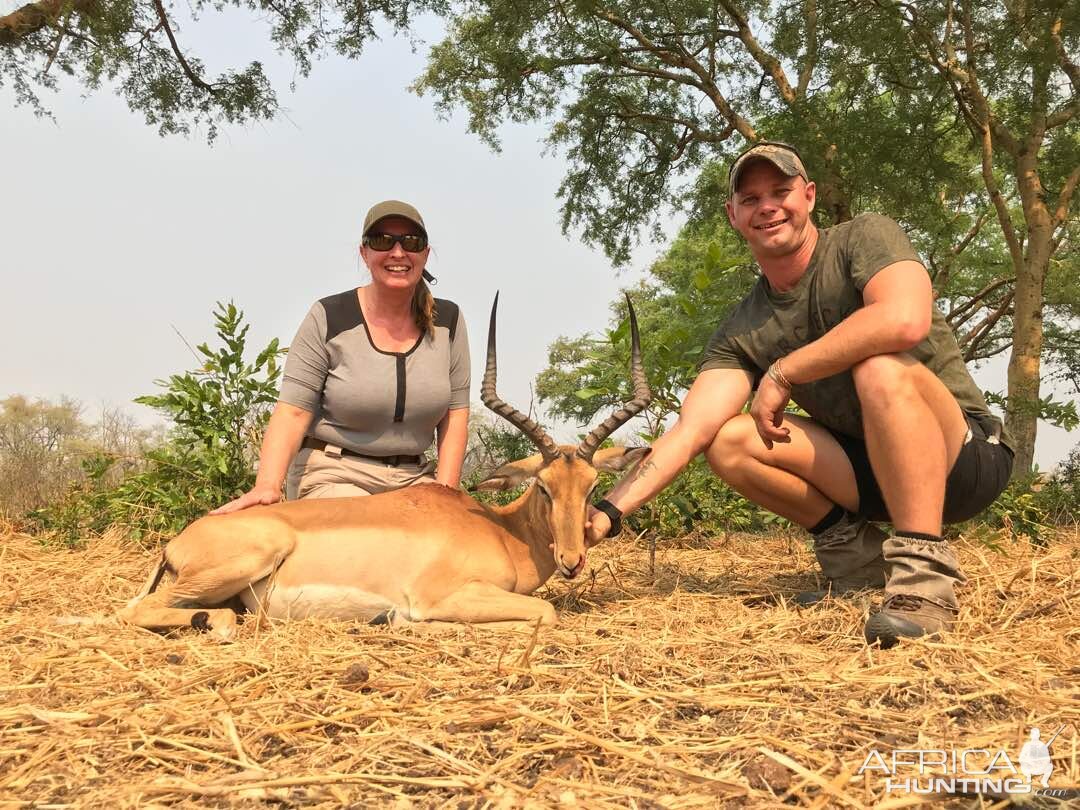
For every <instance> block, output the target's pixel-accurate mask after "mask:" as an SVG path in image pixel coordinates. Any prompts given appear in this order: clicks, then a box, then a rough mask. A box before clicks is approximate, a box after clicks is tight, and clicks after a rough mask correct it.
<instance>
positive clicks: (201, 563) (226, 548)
mask: <svg viewBox="0 0 1080 810" xmlns="http://www.w3.org/2000/svg"><path fill="white" fill-rule="evenodd" d="M195 539H196V540H198V538H195ZM174 544H175V545H174ZM291 550H292V540H291V538H288V537H285V538H282V539H280V540H276V539H270V540H267V539H261V540H259V541H255V540H248V541H247V542H244V541H240V542H234V543H232V544H231V545H226V544H223V543H220V542H215V543H213V544H212V545H209V544H205V543H203V544H200V543H196V542H193V541H192V538H191V537H190V536H185V535H181V536H180V537H178V538H177V539H176V540H174V541H173V543H171V544H170V545H169V548H168V549H167V550H166V555H165V556H166V557H167V560H168V563H169V566H170V567H175V570H177V572H178V573H177V577H176V581H175V582H173V583H171V584H169V585H166V586H164V587H162V588H159V589H158V590H156V591H154V592H153V593H150V594H149V595H146V596H137V597H136V598H135V599H132V600H131V601H130V602H129V603H128V604H127V607H125V608H123V609H122V610H120V611H119V613H118V614H117V617H118V618H119V619H120V620H121V621H125V622H129V623H131V624H134V625H135V626H137V627H145V628H146V629H148V630H171V629H174V628H177V627H189V626H190V627H194V628H195V629H197V630H203V631H208V632H211V633H213V634H214V635H216V636H219V637H220V638H222V639H225V640H229V639H231V638H232V637H233V636H235V635H236V613H235V612H234V611H232V610H229V609H227V608H220V607H215V606H218V605H221V604H222V603H223V602H225V601H226V600H227V599H229V598H230V597H233V596H235V595H236V594H238V593H240V592H241V591H242V590H244V589H245V588H247V587H248V586H249V585H251V584H253V583H255V582H258V581H260V580H262V579H265V578H266V577H268V576H270V575H271V574H272V573H273V572H274V571H275V570H276V568H277V567H278V566H279V565H280V564H281V561H282V560H283V559H284V558H285V557H286V556H287V555H288V552H289V551H291ZM158 578H160V576H159V577H158ZM144 591H145V588H144Z"/></svg>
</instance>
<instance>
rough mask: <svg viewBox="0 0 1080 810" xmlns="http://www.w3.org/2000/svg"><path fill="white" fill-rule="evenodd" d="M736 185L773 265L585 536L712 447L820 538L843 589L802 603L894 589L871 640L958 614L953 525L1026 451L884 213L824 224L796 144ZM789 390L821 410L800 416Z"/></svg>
mask: <svg viewBox="0 0 1080 810" xmlns="http://www.w3.org/2000/svg"><path fill="white" fill-rule="evenodd" d="M728 191H729V196H728V201H727V205H726V207H727V215H728V219H729V221H730V222H731V225H732V227H733V228H735V230H736V231H738V232H739V234H741V235H742V237H743V238H744V239H745V240H746V242H747V244H748V245H749V247H750V251H751V253H752V254H753V257H754V259H755V260H756V262H757V264H758V266H759V267H760V268H761V278H760V279H759V280H758V282H757V284H756V285H755V286H754V288H753V289H752V290H751V292H750V294H749V295H748V296H747V297H746V298H745V299H744V300H743V301H742V302H741V303H740V304H739V306H738V307H736V308H735V310H734V311H733V312H732V314H731V315H730V316H729V317H728V318H727V320H726V321H725V322H724V323H723V324H722V325H721V326H720V327H719V328H718V329H717V330H716V332H715V333H714V334H713V336H712V338H711V339H710V341H709V345H708V347H707V348H706V350H705V354H704V358H703V360H702V362H701V364H700V366H699V374H698V376H697V378H696V380H695V381H694V384H693V385H692V386H691V388H690V391H689V392H688V393H687V396H686V399H685V401H684V402H683V406H682V410H681V413H680V415H679V419H678V421H677V423H676V424H675V425H674V426H673V427H672V429H671V430H670V431H668V432H667V433H666V434H665V435H664V436H662V437H661V438H659V439H658V440H657V441H656V443H655V444H654V445H653V447H652V453H651V454H650V455H649V457H648V458H647V459H646V460H645V462H644V463H643V464H642V465H641V466H640V467H639V469H638V470H637V471H636V473H635V474H633V475H631V476H628V477H627V478H626V479H624V480H623V481H622V482H621V483H620V484H619V485H618V486H616V487H615V488H614V489H613V490H612V491H611V492H610V493H609V494H608V496H607V498H606V499H604V500H602V501H600V502H599V503H598V504H597V507H596V508H594V509H590V510H589V520H590V522H589V525H588V527H587V528H586V534H587V539H588V540H589V542H597V541H598V540H599V539H600V538H602V537H605V536H607V535H608V534H609V533H614V532H613V531H612V530H613V529H614V530H615V531H617V530H618V528H619V523H620V518H621V516H622V515H623V514H626V513H627V512H631V511H633V510H634V509H637V508H638V507H639V506H641V505H642V504H643V503H645V502H646V501H648V500H649V499H650V498H653V497H654V496H655V495H656V494H657V493H658V492H659V491H660V490H661V489H663V488H664V487H665V486H667V485H668V484H669V483H670V482H671V481H672V479H674V478H675V476H677V475H678V474H679V472H680V471H681V470H682V469H683V467H685V466H686V464H687V463H688V462H689V461H690V460H691V459H692V458H694V457H695V456H696V455H697V454H698V453H702V452H703V453H704V454H705V457H706V459H707V460H708V462H709V464H710V466H711V467H712V469H713V471H714V472H715V473H716V474H717V475H718V476H719V477H720V478H721V479H723V480H724V481H726V482H727V483H728V484H729V485H731V486H732V487H733V488H735V489H736V490H737V491H738V492H740V493H742V495H744V496H745V497H747V498H748V499H750V500H751V501H753V502H754V503H756V504H759V505H761V506H763V507H765V508H766V509H769V510H770V511H772V512H775V513H776V514H778V515H782V516H783V517H785V518H787V519H788V520H791V521H793V522H795V523H798V524H799V525H800V526H803V527H805V528H806V529H807V530H808V531H809V532H810V533H811V535H812V536H813V540H814V553H815V555H816V557H817V559H818V562H819V563H820V564H821V570H822V572H823V573H824V575H825V577H826V579H827V582H828V590H827V591H810V592H806V593H801V594H799V595H798V596H797V597H796V601H797V602H799V603H800V604H803V605H809V604H813V603H815V602H817V601H820V600H821V599H823V598H824V597H825V595H826V594H827V593H829V592H831V593H832V595H834V596H836V595H842V594H845V593H850V592H853V591H856V590H860V589H863V588H881V587H884V588H885V597H884V602H883V605H882V608H881V610H880V611H879V612H877V613H875V614H873V615H871V616H870V618H869V619H868V620H867V622H866V626H865V636H866V640H867V642H868V643H871V644H873V643H875V642H878V643H880V644H881V646H883V647H890V646H892V645H894V644H896V643H897V641H899V639H900V638H902V637H905V636H907V637H916V636H921V635H924V634H933V633H938V632H940V631H941V630H944V629H947V628H948V627H950V626H951V624H952V622H953V620H954V618H955V616H956V612H957V602H956V594H955V592H954V586H955V585H956V584H957V583H962V582H963V581H964V577H963V574H962V573H961V572H960V569H959V565H958V563H957V560H956V557H955V556H954V555H953V553H952V551H951V550H950V549H949V546H948V543H947V542H946V541H944V540H943V539H942V537H941V534H942V524H943V522H948V523H952V522H957V521H962V520H966V519H968V518H970V517H972V516H974V515H976V514H977V513H979V512H980V511H981V510H983V509H984V508H985V507H986V506H987V505H989V504H990V503H991V502H992V501H993V500H994V498H996V497H997V496H998V494H999V493H1000V492H1001V490H1002V489H1003V488H1004V487H1005V485H1006V484H1007V483H1008V480H1009V476H1010V473H1011V470H1012V459H1013V453H1012V450H1011V449H1010V448H1009V440H1008V437H1007V436H1005V435H1003V433H1002V424H1001V422H1000V420H998V419H997V418H996V417H994V416H993V415H992V414H991V413H990V410H989V408H988V407H987V405H986V400H985V399H984V398H983V396H982V393H981V392H980V391H979V388H978V387H977V386H976V385H975V382H974V381H973V380H972V379H971V375H970V374H969V373H968V371H967V368H966V366H965V365H964V360H963V357H962V356H961V354H960V349H959V347H958V345H957V342H956V337H955V335H954V334H953V333H952V330H951V329H950V328H949V326H948V324H947V323H946V321H945V318H944V316H943V315H942V314H941V312H940V311H939V310H938V309H937V307H936V306H935V305H934V293H933V289H932V287H931V283H930V278H929V276H928V274H927V272H926V269H925V267H923V265H922V263H921V262H920V260H919V257H918V256H917V254H916V253H915V251H914V250H913V249H912V247H911V244H910V242H909V241H908V239H907V236H906V234H905V233H904V232H903V231H902V230H901V229H900V227H899V226H898V225H897V224H896V223H895V222H893V221H892V220H890V219H888V218H886V217H883V216H879V215H876V214H864V215H861V216H858V217H856V218H854V219H853V220H851V221H850V222H845V223H842V224H840V225H836V226H834V227H832V228H828V229H826V230H818V228H817V227H815V225H814V224H813V222H812V221H811V219H810V214H811V212H812V211H813V210H814V200H815V193H816V191H815V186H814V183H812V182H811V181H810V179H809V178H808V177H807V174H806V169H805V168H804V167H803V163H802V160H801V159H800V157H799V154H798V152H796V150H795V149H794V148H793V147H790V146H788V145H786V144H779V143H761V144H758V145H756V146H754V147H752V148H750V149H748V150H747V151H745V152H743V153H742V154H741V155H740V156H739V157H738V158H737V159H736V160H735V162H734V163H733V164H732V166H731V170H730V172H729V175H728ZM755 389H756V393H755V394H754V399H753V403H752V405H751V407H750V412H749V413H746V414H744V413H742V410H743V406H744V405H745V403H746V401H747V399H748V397H749V396H750V393H751V391H753V390H755ZM790 400H793V401H794V402H796V403H798V405H799V406H800V407H801V408H802V409H803V410H804V411H806V413H808V414H809V417H803V416H796V415H794V414H789V413H785V412H784V409H785V407H786V406H787V404H788V402H789V401H790ZM598 510H599V511H598ZM871 521H887V522H890V523H892V525H893V527H894V528H893V533H892V535H891V536H890V535H887V534H885V533H884V532H883V531H882V530H881V529H879V528H878V527H877V526H876V525H874V523H872V522H871ZM613 524H614V525H613Z"/></svg>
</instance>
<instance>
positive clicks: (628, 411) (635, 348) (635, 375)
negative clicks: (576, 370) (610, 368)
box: [577, 295, 652, 464]
mask: <svg viewBox="0 0 1080 810" xmlns="http://www.w3.org/2000/svg"><path fill="white" fill-rule="evenodd" d="M626 306H627V308H629V310H630V378H631V379H632V380H633V382H634V398H633V399H632V400H630V401H629V402H628V403H626V405H624V406H623V407H622V408H619V410H617V411H616V412H615V413H613V414H612V415H611V416H609V417H608V418H607V419H605V420H604V421H603V422H601V423H600V424H599V425H597V426H596V427H595V428H594V429H593V431H592V432H591V433H590V434H589V435H588V436H586V437H585V438H584V439H582V440H581V444H579V445H578V448H577V454H578V456H580V457H581V458H583V459H584V460H585V461H587V462H589V463H590V464H592V459H593V453H595V452H596V448H598V447H599V446H600V445H601V444H602V443H603V441H604V439H606V438H607V437H608V436H610V435H611V434H612V433H614V432H615V431H616V430H618V429H619V428H620V427H622V426H623V425H624V424H626V423H627V422H628V421H629V420H630V419H631V418H633V417H634V416H635V415H636V414H639V413H641V412H642V411H643V410H645V408H647V407H648V405H649V403H650V402H651V401H652V391H650V390H649V382H648V380H646V379H645V368H644V367H643V366H642V364H641V338H640V336H639V335H638V325H637V315H635V314H634V305H633V304H631V303H630V296H629V295H627V296H626Z"/></svg>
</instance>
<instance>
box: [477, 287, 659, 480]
mask: <svg viewBox="0 0 1080 810" xmlns="http://www.w3.org/2000/svg"><path fill="white" fill-rule="evenodd" d="M498 308H499V294H498V293H495V303H493V304H492V305H491V323H490V325H489V326H488V344H487V366H486V368H485V369H484V382H483V383H482V384H481V385H480V401H481V402H483V403H484V404H485V405H486V406H487V407H488V408H490V409H491V410H493V411H495V413H497V414H498V415H499V416H501V417H502V418H503V419H505V420H506V421H507V422H509V423H510V424H511V425H513V426H514V427H516V428H517V429H518V430H520V431H521V432H522V433H523V434H525V436H526V437H527V438H528V439H529V441H531V442H532V443H533V444H535V445H536V446H537V447H538V448H539V449H540V454H541V455H542V456H543V457H544V461H551V460H552V459H554V458H555V457H556V456H557V455H559V446H558V445H557V444H555V442H554V441H553V440H552V438H551V437H550V436H548V435H547V433H545V432H544V429H543V428H542V427H540V425H538V424H537V423H536V421H535V420H533V419H530V418H529V417H528V416H526V415H525V414H523V413H522V412H521V411H519V410H517V409H515V408H512V407H511V406H510V405H507V404H506V403H505V402H503V401H502V400H501V399H499V395H498V394H496V393H495V377H496V375H497V370H496V362H495V311H496V310H497V309H498ZM635 328H636V327H635ZM635 334H636V332H635ZM646 390H648V389H646ZM639 410H640V409H639ZM636 412H637V411H635V413H636ZM620 424H621V423H620ZM612 430H614V428H612ZM610 432H611V431H608V433H610ZM604 435H605V436H606V435H607V434H606V433H605V434H604ZM578 452H580V450H579V451H578Z"/></svg>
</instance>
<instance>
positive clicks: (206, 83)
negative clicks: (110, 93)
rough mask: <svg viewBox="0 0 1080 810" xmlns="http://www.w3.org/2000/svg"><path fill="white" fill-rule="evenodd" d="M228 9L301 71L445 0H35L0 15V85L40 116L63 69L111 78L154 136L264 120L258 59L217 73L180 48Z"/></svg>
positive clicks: (267, 111)
mask: <svg viewBox="0 0 1080 810" xmlns="http://www.w3.org/2000/svg"><path fill="white" fill-rule="evenodd" d="M227 8H236V9H242V10H245V11H249V12H251V13H252V15H253V16H255V17H257V18H258V19H259V20H261V21H265V23H266V24H267V25H268V33H269V36H270V39H271V41H272V43H273V44H274V45H275V46H276V47H277V48H278V49H279V50H281V51H282V52H284V53H286V54H288V55H289V56H291V57H292V59H293V60H294V61H295V63H296V66H297V69H298V72H299V73H300V75H305V76H306V75H307V73H308V71H309V70H310V69H311V63H312V60H313V58H315V57H316V56H318V54H320V53H322V52H324V51H326V50H334V51H336V52H338V53H340V54H342V55H344V56H347V57H350V58H354V57H357V56H359V55H360V52H361V50H362V49H363V46H364V44H365V43H366V42H367V41H369V40H370V39H371V38H372V37H374V36H375V29H376V26H377V24H379V23H380V22H382V23H385V24H388V25H389V26H390V27H391V28H392V29H393V30H395V31H396V32H405V31H407V30H408V28H409V26H410V24H411V22H412V19H413V17H414V15H416V14H418V13H422V12H426V11H435V12H437V13H443V12H445V11H446V9H447V5H446V3H445V2H444V0H371V2H356V0H214V2H210V1H209V0H193V2H189V3H186V4H183V5H180V4H178V3H174V2H168V1H167V0H37V2H31V3H27V4H26V5H23V6H21V7H19V8H17V9H16V10H14V11H12V12H10V13H9V14H6V15H3V16H0V86H3V85H4V84H5V83H7V84H10V85H11V86H12V88H13V89H14V91H15V96H16V100H17V101H18V102H19V103H27V104H30V105H32V106H33V107H34V109H35V110H36V111H37V112H38V113H39V114H47V109H46V107H45V105H44V104H43V103H42V99H41V95H40V93H41V90H42V89H52V88H55V87H56V76H57V73H66V74H68V75H70V76H72V77H74V78H75V79H76V80H78V81H79V82H80V83H82V84H83V85H84V86H85V87H86V88H88V89H97V88H98V87H99V86H100V85H101V84H102V83H104V82H109V83H110V84H112V86H113V87H115V89H116V91H117V92H118V93H119V94H120V95H121V96H122V97H123V98H124V99H125V100H126V101H127V104H128V106H129V107H130V108H131V109H132V110H133V111H135V112H139V113H142V114H143V115H144V116H145V118H146V121H147V123H149V124H151V125H154V126H157V127H158V130H159V131H160V133H161V134H162V135H165V134H171V133H189V132H190V131H191V129H192V127H194V126H197V125H203V126H205V127H206V134H207V137H208V139H210V140H213V138H214V137H215V135H216V133H217V127H218V125H219V124H220V123H223V122H224V123H245V122H248V121H253V120H261V119H268V118H271V117H272V116H273V115H274V114H275V113H276V112H277V111H278V102H277V95H276V93H275V91H274V88H273V87H272V86H271V85H270V82H269V81H268V79H267V77H266V75H265V73H264V71H263V66H262V64H261V63H259V62H257V61H253V62H251V63H249V64H248V65H247V66H245V67H238V68H227V69H225V70H223V71H221V72H220V73H218V74H217V75H213V74H212V73H211V72H210V71H208V70H207V68H206V66H205V64H204V63H203V60H202V59H200V58H199V57H198V56H197V55H196V54H195V53H193V52H192V50H191V48H190V45H187V46H185V43H184V32H183V26H184V24H185V23H187V22H191V21H193V20H194V19H196V18H198V17H199V16H201V15H203V14H209V13H210V12H213V11H222V10H224V9H227Z"/></svg>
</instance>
